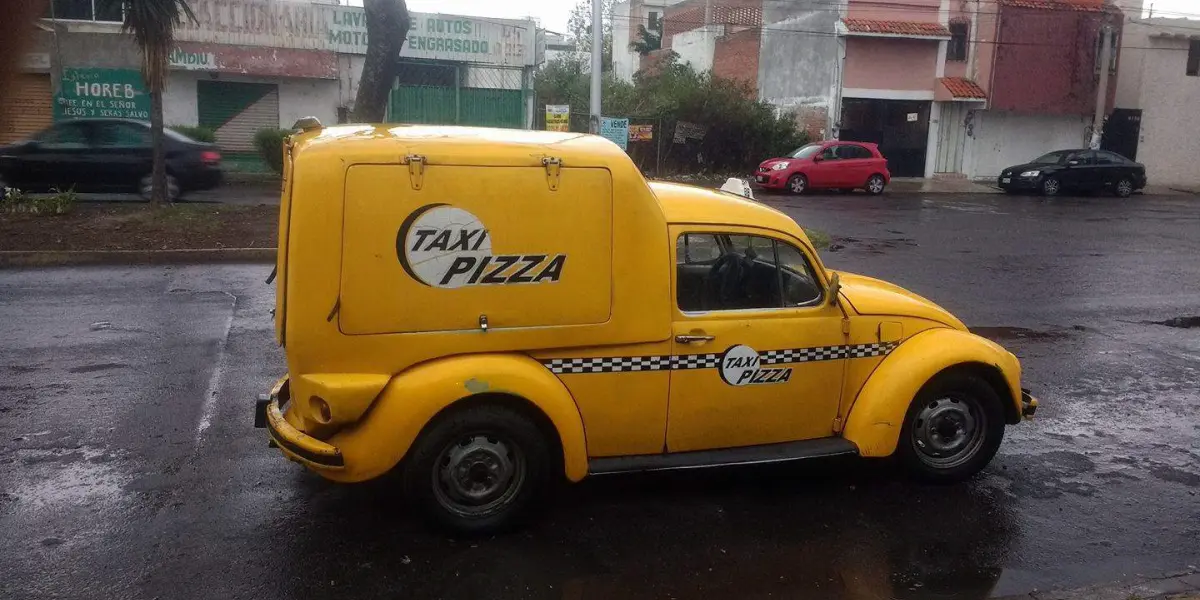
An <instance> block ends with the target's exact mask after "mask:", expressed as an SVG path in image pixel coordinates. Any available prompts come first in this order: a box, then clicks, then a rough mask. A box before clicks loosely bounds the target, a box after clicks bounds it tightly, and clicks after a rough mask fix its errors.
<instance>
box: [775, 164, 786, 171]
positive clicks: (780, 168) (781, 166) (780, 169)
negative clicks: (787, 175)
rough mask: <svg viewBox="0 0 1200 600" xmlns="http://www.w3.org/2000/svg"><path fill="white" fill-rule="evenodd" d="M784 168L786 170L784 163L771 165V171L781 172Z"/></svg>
mask: <svg viewBox="0 0 1200 600" xmlns="http://www.w3.org/2000/svg"><path fill="white" fill-rule="evenodd" d="M786 168H788V164H787V163H786V162H777V163H775V164H773V165H771V170H772V171H782V170H784V169H786Z"/></svg>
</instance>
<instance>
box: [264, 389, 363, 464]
mask: <svg viewBox="0 0 1200 600" xmlns="http://www.w3.org/2000/svg"><path fill="white" fill-rule="evenodd" d="M289 395H290V394H289V386H288V378H287V377H284V378H283V379H280V380H279V381H278V382H276V383H275V386H274V387H272V388H271V393H270V394H269V395H267V397H265V398H259V399H258V402H256V403H255V406H254V426H255V427H260V428H263V427H265V428H266V430H267V435H268V436H269V437H270V438H271V442H273V443H274V445H275V446H278V447H279V449H280V450H281V451H282V452H283V454H284V456H286V457H288V459H290V460H293V461H296V462H298V463H300V464H302V465H304V466H306V467H308V468H310V469H316V470H322V471H340V470H342V469H344V468H346V461H345V459H344V458H343V457H342V452H341V450H338V448H337V447H336V446H333V445H332V444H327V443H325V442H323V441H321V440H318V439H317V438H315V437H312V436H310V435H307V434H305V433H304V432H303V431H300V430H299V429H296V428H295V427H293V426H292V424H291V423H288V422H287V419H285V418H284V417H283V411H282V410H281V407H282V406H284V405H285V404H287V402H288V399H289Z"/></svg>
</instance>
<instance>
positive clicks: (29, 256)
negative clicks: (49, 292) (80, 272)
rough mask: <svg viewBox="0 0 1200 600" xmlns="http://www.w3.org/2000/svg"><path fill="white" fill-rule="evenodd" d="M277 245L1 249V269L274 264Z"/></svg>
mask: <svg viewBox="0 0 1200 600" xmlns="http://www.w3.org/2000/svg"><path fill="white" fill-rule="evenodd" d="M275 255H276V249H275V248H201V249H195V250H49V251H42V250H15V251H11V250H10V251H0V268H6V267H57V266H67V265H181V264H193V263H235V262H240V263H247V262H248V263H273V262H275Z"/></svg>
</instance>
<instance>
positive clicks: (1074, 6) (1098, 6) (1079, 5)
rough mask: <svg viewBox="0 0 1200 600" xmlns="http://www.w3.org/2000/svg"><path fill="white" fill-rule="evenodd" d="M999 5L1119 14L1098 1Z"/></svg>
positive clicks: (1019, 0) (1017, 0) (1030, 0)
mask: <svg viewBox="0 0 1200 600" xmlns="http://www.w3.org/2000/svg"><path fill="white" fill-rule="evenodd" d="M1000 4H1003V5H1005V6H1014V7H1017V8H1040V9H1044V10H1066V11H1077V12H1120V9H1118V8H1117V7H1115V6H1113V5H1111V4H1108V3H1106V2H1102V1H1099V0H1000Z"/></svg>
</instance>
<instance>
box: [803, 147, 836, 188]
mask: <svg viewBox="0 0 1200 600" xmlns="http://www.w3.org/2000/svg"><path fill="white" fill-rule="evenodd" d="M839 162H840V159H839V158H838V155H837V144H831V145H829V146H825V147H824V148H823V149H821V152H819V153H818V154H817V155H816V156H814V157H813V164H812V166H811V167H809V168H808V170H807V173H808V186H809V187H811V188H830V187H837V186H838V185H839V183H838V179H837V177H838V175H837V171H838V168H839V167H840V164H839Z"/></svg>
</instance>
